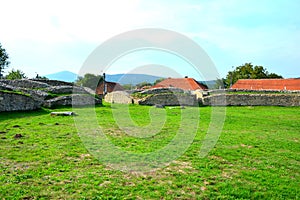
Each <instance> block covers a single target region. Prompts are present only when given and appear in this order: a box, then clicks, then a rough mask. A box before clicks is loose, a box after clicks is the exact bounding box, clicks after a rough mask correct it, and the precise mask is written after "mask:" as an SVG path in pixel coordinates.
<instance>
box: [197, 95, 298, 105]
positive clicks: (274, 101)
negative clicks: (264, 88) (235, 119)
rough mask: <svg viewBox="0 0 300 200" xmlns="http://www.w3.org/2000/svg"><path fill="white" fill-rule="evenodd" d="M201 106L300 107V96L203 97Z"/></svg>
mask: <svg viewBox="0 0 300 200" xmlns="http://www.w3.org/2000/svg"><path fill="white" fill-rule="evenodd" d="M201 103H202V104H203V105H217V106H300V94H226V95H225V94H223V95H222V94H219V95H211V96H207V97H204V98H203V99H202V100H201Z"/></svg>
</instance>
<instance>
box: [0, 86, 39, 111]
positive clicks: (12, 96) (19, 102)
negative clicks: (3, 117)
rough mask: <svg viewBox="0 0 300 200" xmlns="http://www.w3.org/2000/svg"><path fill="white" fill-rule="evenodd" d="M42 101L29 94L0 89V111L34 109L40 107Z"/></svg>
mask: <svg viewBox="0 0 300 200" xmlns="http://www.w3.org/2000/svg"><path fill="white" fill-rule="evenodd" d="M41 105H42V101H38V100H36V99H34V98H32V97H30V96H27V95H22V94H17V93H8V92H2V91H0V112H3V111H22V110H36V109H38V108H40V107H41Z"/></svg>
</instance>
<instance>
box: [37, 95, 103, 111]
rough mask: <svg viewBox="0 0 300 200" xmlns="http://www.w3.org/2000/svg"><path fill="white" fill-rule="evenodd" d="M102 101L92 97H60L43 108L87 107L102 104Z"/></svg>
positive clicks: (48, 101) (48, 102)
mask: <svg viewBox="0 0 300 200" xmlns="http://www.w3.org/2000/svg"><path fill="white" fill-rule="evenodd" d="M101 103H102V102H101V99H96V98H95V97H93V96H91V95H85V94H72V95H67V96H60V97H56V98H53V99H50V100H47V101H45V102H44V104H43V106H44V107H48V108H53V107H56V106H71V105H73V106H85V105H95V104H101Z"/></svg>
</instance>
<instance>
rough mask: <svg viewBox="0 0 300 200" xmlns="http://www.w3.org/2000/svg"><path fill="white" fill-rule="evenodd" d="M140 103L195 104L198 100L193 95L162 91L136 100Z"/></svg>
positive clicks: (165, 104)
mask: <svg viewBox="0 0 300 200" xmlns="http://www.w3.org/2000/svg"><path fill="white" fill-rule="evenodd" d="M138 104H140V105H156V104H161V105H164V106H196V105H198V101H197V99H196V96H195V95H187V94H178V93H162V94H154V95H151V96H147V97H145V98H144V99H141V100H139V101H138Z"/></svg>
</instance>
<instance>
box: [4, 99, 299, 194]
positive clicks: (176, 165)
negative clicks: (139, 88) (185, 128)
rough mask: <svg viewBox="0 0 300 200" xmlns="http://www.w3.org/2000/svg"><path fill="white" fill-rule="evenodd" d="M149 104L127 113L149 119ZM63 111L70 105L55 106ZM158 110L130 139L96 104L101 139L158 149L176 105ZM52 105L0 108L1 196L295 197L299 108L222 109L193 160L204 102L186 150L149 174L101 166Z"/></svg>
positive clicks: (205, 115) (174, 122)
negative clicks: (157, 126)
mask: <svg viewBox="0 0 300 200" xmlns="http://www.w3.org/2000/svg"><path fill="white" fill-rule="evenodd" d="M84 109H91V108H84ZM149 109H150V107H147V106H137V105H132V106H130V113H131V117H132V119H133V120H134V121H135V122H136V123H137V124H139V125H145V124H147V123H149V120H150V118H149V115H148V111H149ZM193 109H196V108H187V109H186V110H187V112H190V111H193ZM66 110H71V108H59V109H56V110H55V111H66ZM165 110H166V113H167V118H166V119H167V120H166V123H165V124H164V126H163V128H162V129H161V131H160V133H159V134H157V135H155V136H154V137H149V138H136V137H132V136H128V135H126V134H125V133H124V132H122V131H121V130H120V129H119V128H118V126H117V125H116V123H115V121H114V118H113V115H112V109H111V107H110V105H108V104H106V105H104V106H103V107H97V108H96V112H97V118H98V119H99V124H100V125H101V126H102V127H103V128H104V132H105V134H106V135H107V137H108V138H109V139H110V140H111V141H112V142H113V143H114V144H115V145H116V146H118V147H120V148H121V149H123V150H124V151H132V152H140V153H143V152H151V151H154V150H156V149H160V148H163V147H164V146H165V145H166V144H168V143H169V142H170V140H171V139H172V137H174V135H175V134H176V131H177V129H178V128H179V125H178V121H179V120H180V117H181V114H180V113H181V110H180V109H168V108H166V109H165ZM51 111H52V110H48V109H43V110H40V111H34V112H14V113H0V157H1V160H0V199H107V198H108V199H124V198H125V199H217V198H218V199H298V198H299V197H300V195H299V194H300V189H299V188H300V143H299V142H300V141H299V140H300V107H228V108H227V111H226V120H225V124H224V128H223V131H222V133H221V136H220V138H219V140H218V142H217V144H216V146H215V147H214V148H213V149H212V151H210V153H209V154H208V156H207V157H205V158H200V157H199V151H200V148H201V144H202V141H203V138H204V136H205V134H206V131H207V129H208V126H209V122H210V115H211V114H210V113H211V108H210V107H201V108H200V123H199V128H198V131H197V134H196V137H195V139H194V141H193V143H192V144H191V145H190V147H189V148H188V150H187V151H186V152H185V153H184V154H183V155H182V156H180V157H179V158H178V159H176V160H175V161H173V162H172V163H170V165H169V166H167V167H164V168H162V169H158V170H156V171H152V172H148V173H134V172H132V173H127V172H122V171H119V170H115V169H114V168H111V167H109V166H106V165H105V164H104V163H102V162H100V161H99V160H98V159H97V158H96V157H94V156H93V155H91V153H90V152H89V151H88V150H87V149H86V148H85V146H84V145H83V143H82V141H81V139H80V137H79V136H78V133H77V129H76V127H75V124H74V119H73V117H62V116H50V112H51ZM191 117H192V116H191ZM16 134H21V135H22V137H20V138H18V137H17V138H16V137H15V136H16Z"/></svg>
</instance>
